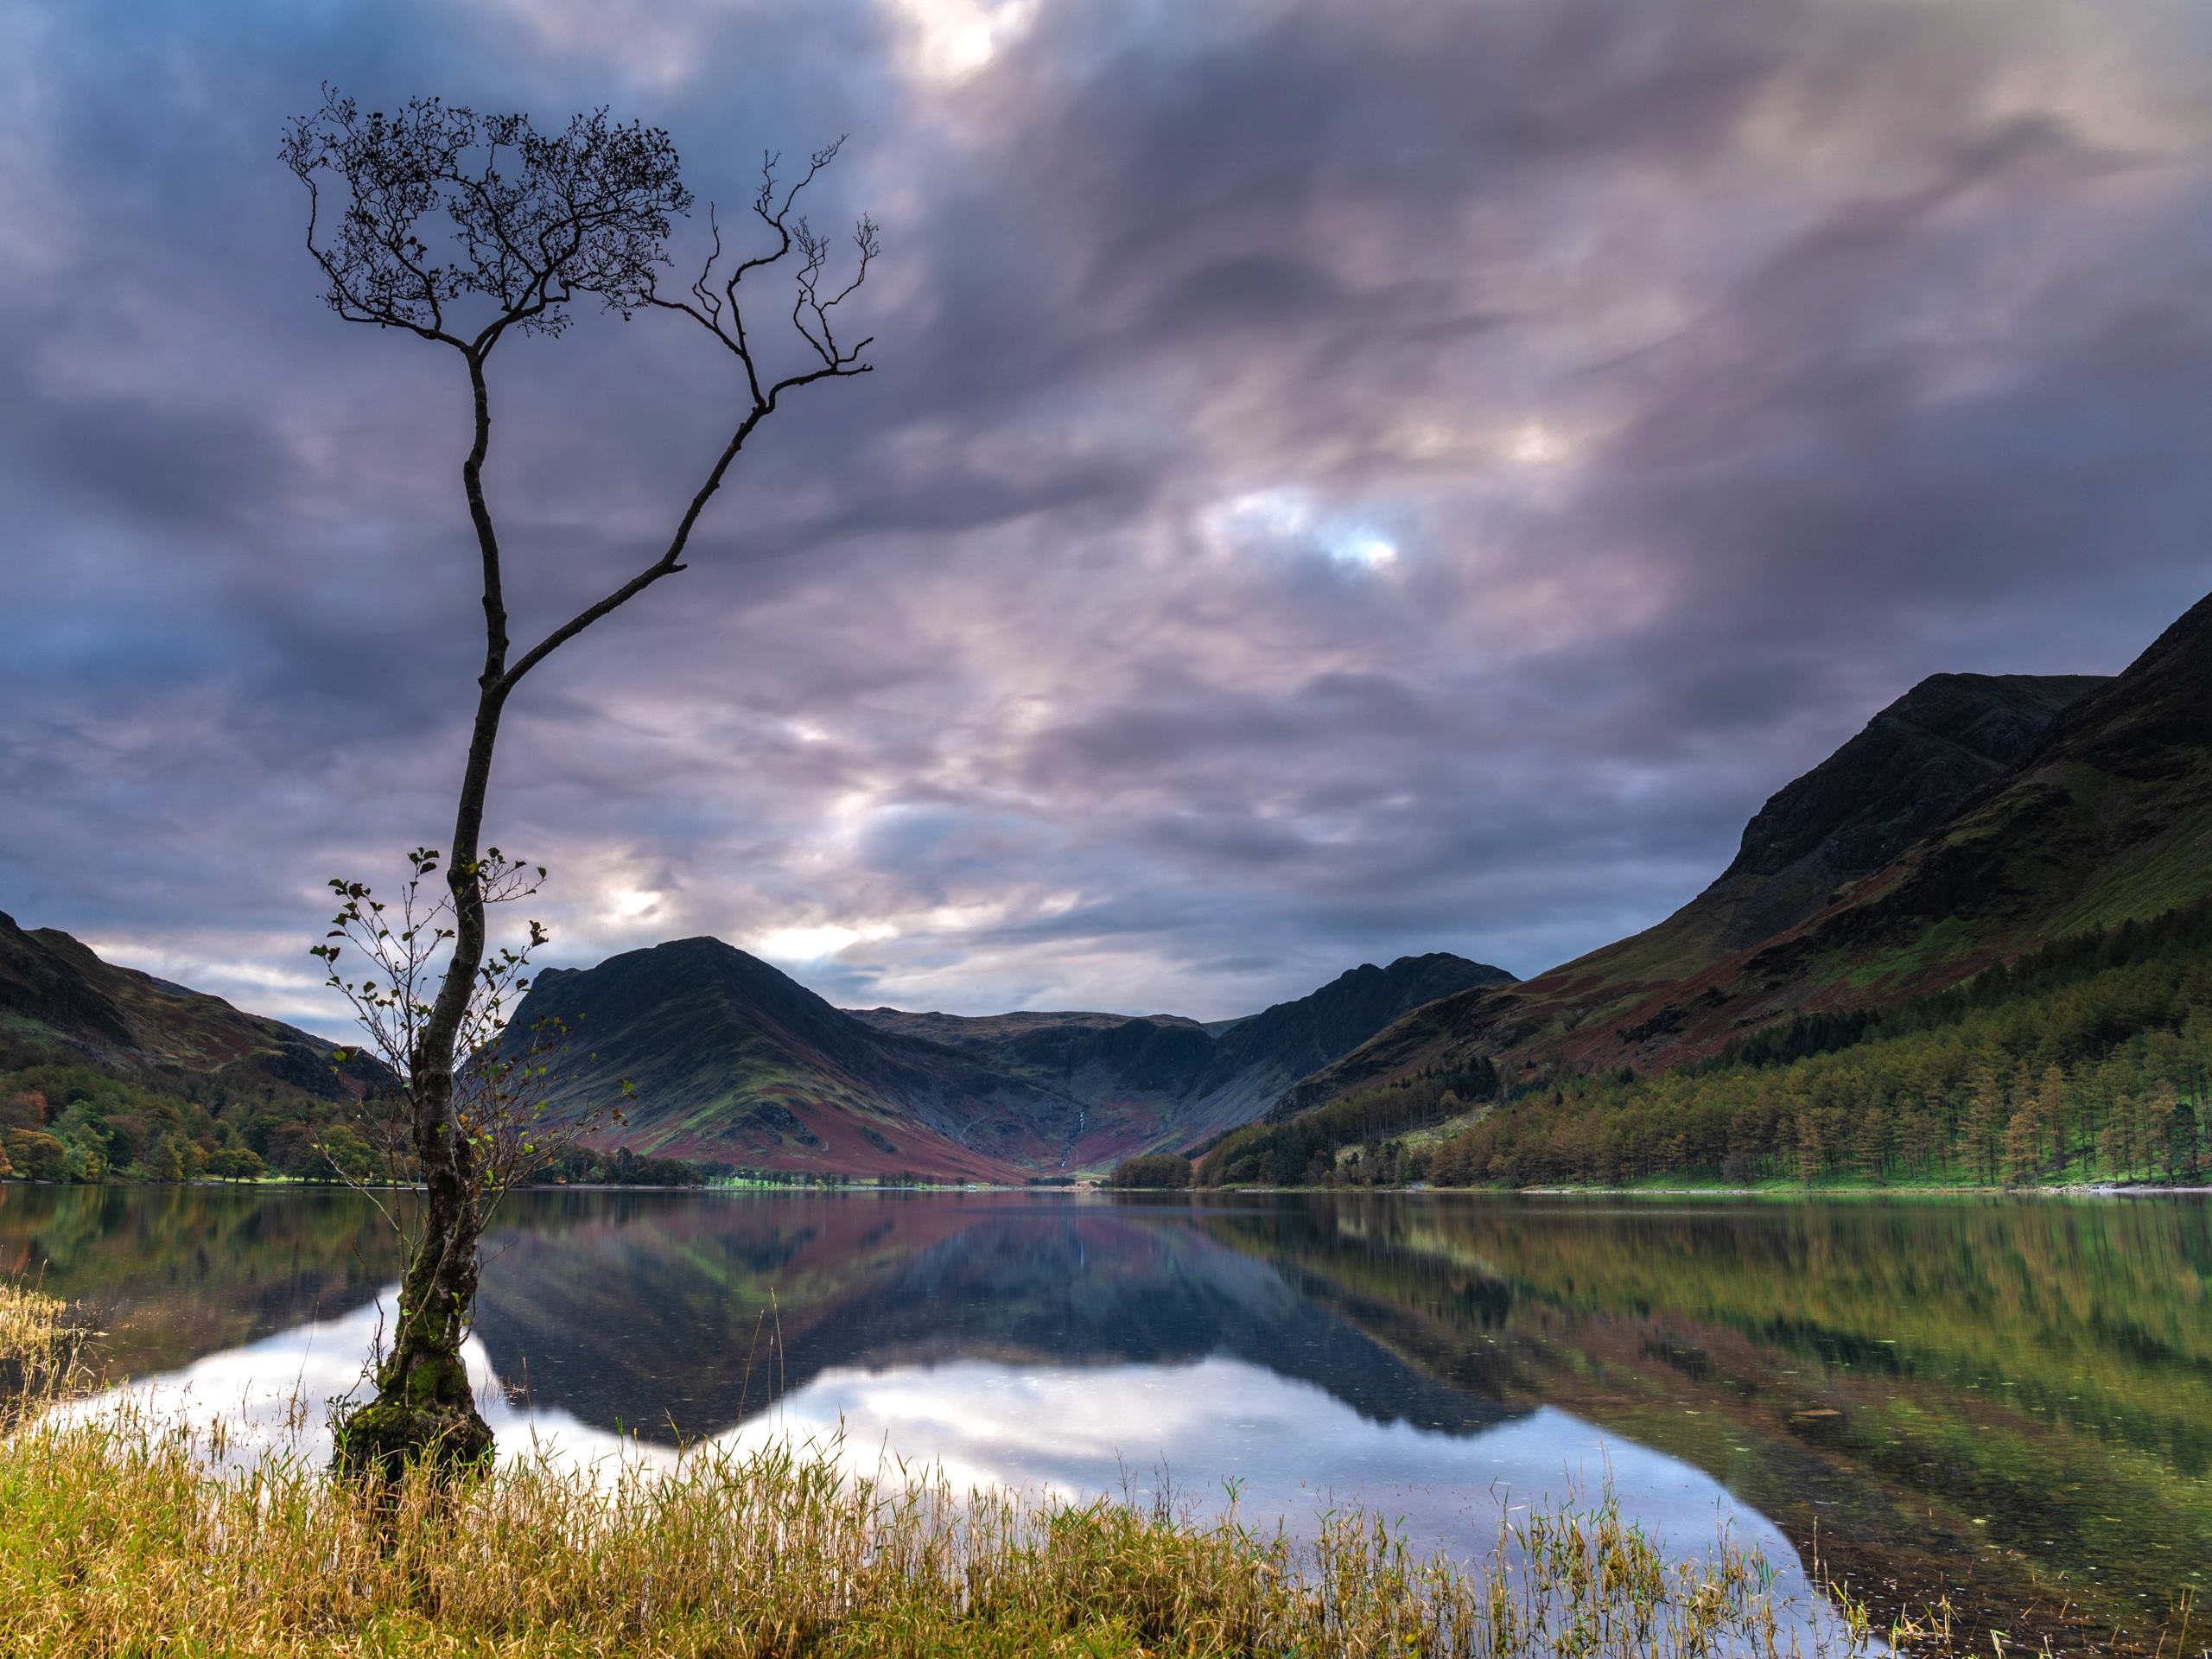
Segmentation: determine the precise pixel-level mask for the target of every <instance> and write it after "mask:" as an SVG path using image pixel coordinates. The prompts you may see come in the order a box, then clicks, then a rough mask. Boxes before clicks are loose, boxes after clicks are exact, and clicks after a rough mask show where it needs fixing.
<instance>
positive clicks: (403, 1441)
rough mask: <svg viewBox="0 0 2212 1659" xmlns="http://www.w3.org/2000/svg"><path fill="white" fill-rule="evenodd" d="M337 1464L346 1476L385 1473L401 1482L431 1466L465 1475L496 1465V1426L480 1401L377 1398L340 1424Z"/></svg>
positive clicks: (333, 1461)
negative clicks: (412, 1468) (413, 1469)
mask: <svg viewBox="0 0 2212 1659" xmlns="http://www.w3.org/2000/svg"><path fill="white" fill-rule="evenodd" d="M337 1438H338V1444H337V1447H336V1449H335V1452H334V1454H333V1457H332V1459H331V1461H332V1464H333V1466H334V1467H335V1468H336V1469H337V1470H338V1471H340V1473H342V1474H353V1475H366V1474H370V1473H376V1474H380V1475H382V1476H384V1477H385V1478H386V1479H388V1480H397V1479H398V1478H400V1476H402V1475H403V1474H404V1473H405V1472H406V1471H407V1469H408V1467H409V1465H412V1464H420V1463H427V1464H429V1465H431V1466H432V1467H433V1468H434V1469H435V1470H436V1471H439V1472H440V1473H441V1474H461V1473H463V1472H466V1471H469V1470H472V1469H480V1468H484V1467H486V1466H488V1465H490V1463H491V1461H492V1427H491V1425H490V1424H488V1423H486V1421H484V1419H483V1418H482V1417H481V1416H480V1415H479V1414H477V1410H476V1406H475V1402H473V1401H471V1402H468V1403H467V1404H465V1405H461V1406H443V1405H429V1406H410V1405H406V1404H404V1403H402V1402H398V1401H393V1400H372V1401H371V1402H369V1403H368V1404H367V1405H365V1406H362V1407H360V1408H358V1409H356V1410H355V1411H353V1413H352V1414H349V1415H347V1416H346V1418H344V1419H343V1420H342V1421H340V1423H339V1425H338V1437H337Z"/></svg>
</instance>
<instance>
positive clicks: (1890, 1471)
mask: <svg viewBox="0 0 2212 1659" xmlns="http://www.w3.org/2000/svg"><path fill="white" fill-rule="evenodd" d="M486 1248H487V1253H488V1255H489V1256H490V1264H489V1267H488V1268H487V1271H486V1275H485V1280H484V1294H483V1300H482V1306H481V1308H480V1315H479V1319H478V1324H477V1337H476V1341H475V1344H474V1351H473V1352H472V1355H471V1359H472V1364H473V1366H474V1371H475V1374H476V1376H477V1377H478V1379H479V1383H480V1387H481V1389H483V1390H484V1392H485V1394H486V1402H487V1403H486V1414H487V1416H488V1417H490V1419H491V1420H492V1421H493V1427H495V1428H496V1429H497V1430H498V1431H499V1434H500V1436H501V1440H502V1444H503V1446H505V1447H506V1448H508V1449H510V1450H512V1449H519V1448H525V1447H529V1446H532V1445H535V1446H538V1447H541V1448H543V1449H545V1450H547V1451H548V1452H550V1453H551V1454H554V1455H558V1456H563V1457H569V1456H575V1457H583V1458H597V1457H611V1456H616V1455H631V1456H644V1457H657V1458H663V1459H673V1458H674V1457H676V1456H677V1452H678V1448H679V1447H680V1446H682V1445H683V1444H684V1443H686V1442H690V1441H697V1440H707V1439H714V1440H720V1441H723V1442H732V1443H737V1444H745V1443H748V1442H749V1441H752V1440H758V1439H760V1438H762V1437H766V1436H768V1435H774V1434H791V1433H796V1434H800V1435H802V1436H809V1437H815V1438H824V1437H829V1436H832V1435H836V1434H839V1433H842V1455H843V1456H845V1457H846V1458H847V1459H848V1460H849V1461H850V1462H852V1463H853V1464H854V1465H855V1466H856V1467H863V1468H866V1469H869V1470H873V1469H874V1468H875V1467H876V1466H877V1465H878V1463H879V1461H880V1459H881V1458H882V1457H884V1456H885V1455H887V1454H890V1455H897V1456H902V1457H905V1458H906V1459H910V1460H920V1461H925V1462H926V1461H935V1462H938V1463H940V1464H942V1465H943V1466H944V1468H945V1470H946V1471H947V1472H948V1473H949V1474H950V1476H951V1477H952V1478H954V1479H955V1480H956V1481H958V1482H969V1481H974V1482H982V1481H995V1482H1007V1483H1012V1484H1018V1485H1021V1486H1025V1487H1029V1488H1046V1487H1049V1488H1052V1489H1056V1490H1059V1491H1066V1492H1070V1493H1088V1492H1094V1491H1127V1492H1129V1493H1131V1494H1132V1495H1134V1496H1135V1497H1139V1498H1141V1499H1148V1498H1149V1497H1151V1496H1152V1495H1153V1494H1154V1492H1155V1491H1158V1490H1159V1489H1160V1487H1161V1485H1162V1484H1166V1486H1167V1487H1168V1488H1169V1489H1170V1490H1172V1491H1173V1492H1174V1493H1176V1494H1177V1495H1178V1497H1179V1501H1181V1502H1184V1503H1189V1504H1191V1505H1192V1506H1193V1507H1194V1508H1197V1509H1199V1510H1212V1509H1217V1508H1218V1507H1220V1505H1221V1504H1222V1503H1224V1502H1226V1501H1227V1500H1226V1494H1225V1489H1226V1488H1227V1487H1228V1486H1229V1485H1231V1484H1233V1485H1234V1487H1235V1489H1236V1501H1237V1503H1238V1505H1239V1507H1240V1510H1241V1511H1242V1512H1243V1514H1245V1515H1246V1516H1248V1517H1250V1518H1255V1519H1268V1520H1273V1519H1274V1518H1277V1517H1280V1518H1281V1520H1282V1521H1283V1522H1284V1523H1285V1524H1286V1525H1287V1526H1289V1527H1290V1528H1291V1529H1292V1530H1294V1532H1295V1531H1300V1530H1302V1529H1310V1527H1311V1525H1312V1523H1313V1521H1314V1519H1315V1517H1316V1516H1318V1515H1319V1513H1320V1512H1321V1511H1323V1510H1326V1509H1328V1508H1330V1507H1332V1506H1334V1505H1344V1504H1357V1505H1361V1506H1363V1507H1367V1508H1371V1509H1375V1510H1380V1511H1382V1512H1383V1513H1385V1514H1387V1515H1389V1516H1395V1517H1399V1518H1401V1519H1402V1522H1403V1524H1404V1526H1405V1528H1406V1529H1407V1530H1408V1532H1409V1533H1410V1534H1411V1535H1413V1536H1414V1539H1415V1541H1418V1542H1420V1543H1421V1545H1422V1546H1423V1547H1424V1548H1440V1549H1446V1550H1450V1551H1452V1552H1453V1553H1456V1554H1461V1555H1464V1556H1470V1557H1471V1556H1478V1555H1480V1554H1484V1553H1485V1552H1486V1551H1487V1550H1488V1548H1490V1545H1491V1541H1492V1540H1494V1539H1495V1537H1496V1536H1497V1529H1498V1525H1499V1516H1500V1514H1501V1512H1502V1511H1503V1510H1505V1509H1506V1508H1508V1507H1510V1506H1513V1505H1521V1504H1526V1503H1531V1502H1536V1503H1545V1502H1559V1501H1562V1500H1567V1499H1580V1501H1584V1502H1588V1501H1591V1500H1593V1499H1595V1498H1596V1497H1598V1496H1599V1494H1600V1493H1601V1492H1602V1491H1606V1490H1610V1491H1611V1492H1612V1493H1613V1495H1614V1496H1615V1497H1617V1499H1618V1502H1619V1503H1620V1505H1621V1508H1622V1509H1623V1510H1624V1512H1625V1513H1626V1514H1627V1515H1629V1516H1631V1517H1633V1518H1635V1519H1636V1520H1637V1521H1638V1522H1640V1523H1642V1524H1643V1526H1644V1527H1645V1528H1646V1529H1648V1530H1649V1531H1651V1532H1652V1533H1654V1534H1655V1535H1657V1536H1658V1537H1659V1538H1661V1539H1662V1541H1665V1542H1666V1543H1667V1544H1669V1547H1671V1548H1675V1549H1679V1550H1681V1551H1685V1552H1688V1551H1694V1550H1698V1549H1701V1548H1705V1547H1707V1545H1708V1544H1709V1543H1710V1542H1711V1541H1712V1540H1713V1538H1714V1537H1715V1535H1716V1534H1717V1532H1718V1530H1719V1529H1722V1528H1726V1529H1727V1530H1728V1531H1729V1532H1730V1534H1731V1535H1732V1536H1733V1538H1734V1539H1735V1540H1736V1541H1738V1542H1748V1543H1751V1544H1755V1545H1758V1547H1759V1548H1762V1549H1763V1550H1764V1551H1765V1553H1766V1554H1768V1555H1769V1556H1770V1558H1771V1559H1773V1560H1776V1561H1777V1563H1779V1564H1783V1565H1784V1566H1787V1567H1796V1566H1797V1565H1798V1564H1800V1563H1802V1562H1804V1561H1807V1560H1810V1559H1811V1557H1812V1554H1813V1552H1814V1548H1815V1540H1816V1539H1817V1548H1818V1550H1819V1554H1820V1555H1821V1559H1822V1560H1824V1561H1825V1563H1826V1565H1827V1567H1828V1569H1829V1570H1830V1571H1832V1572H1833V1573H1835V1574H1836V1575H1837V1576H1839V1577H1840V1578H1841V1579H1843V1580H1846V1581H1847V1582H1848V1583H1850V1584H1852V1585H1853V1586H1855V1587H1856V1588H1857V1589H1859V1591H1860V1592H1862V1593H1866V1594H1868V1595H1870V1597H1871V1598H1872V1599H1873V1600H1874V1601H1875V1602H1876V1604H1877V1605H1878V1606H1887V1605H1894V1603H1895V1601H1896V1600H1897V1599H1898V1598H1899V1597H1900V1596H1903V1597H1904V1598H1905V1599H1910V1600H1913V1601H1918V1600H1921V1599H1927V1598H1929V1597H1931V1596H1933V1595H1934V1594H1936V1593H1937V1592H1943V1593H1947V1594H1948V1596H1949V1597H1950V1599H1951V1600H1952V1601H1953V1603H1954V1605H1955V1606H1957V1607H1958V1608H1959V1609H1960V1611H1961V1616H1962V1619H1963V1621H1964V1622H1967V1623H1970V1624H1993V1625H1995V1626H1997V1627H1999V1628H2002V1629H2004V1630H2008V1631H2010V1632H2012V1633H2013V1634H2014V1635H2015V1636H2018V1635H2020V1634H2023V1633H2024V1632H2029V1631H2041V1632H2045V1633H2050V1634H2051V1635H2053V1636H2054V1637H2056V1639H2057V1641H2058V1643H2059V1645H2061V1646H2062V1647H2069V1646H2070V1647H2075V1648H2079V1647H2086V1646H2088V1645H2089V1644H2091V1643H2094V1644H2095V1645H2096V1646H2098V1647H2100V1648H2104V1647H2107V1646H2115V1645H2116V1646H2119V1647H2121V1648H2126V1647H2131V1646H2133V1645H2136V1643H2137V1642H2138V1641H2143V1642H2147V1641H2148V1640H2150V1639H2151V1637H2150V1633H2151V1632H2152V1630H2155V1629H2156V1628H2157V1627H2158V1626H2159V1625H2160V1624H2163V1623H2165V1622H2166V1618H2167V1613H2168V1611H2169V1609H2170V1607H2171V1603H2172V1602H2173V1600H2174V1599H2175V1598H2176V1596H2177V1594H2179V1593H2181V1592H2187V1591H2190V1590H2199V1591H2201V1590H2202V1587H2203V1586H2205V1583H2206V1579H2207V1575H2208V1573H2212V1478H2208V1477H2209V1476H2212V1205H2208V1204H2207V1203H2206V1202H2205V1201H2204V1200H2203V1199H2202V1198H2184V1197H2176V1198H2107V1199H2070V1200H2060V1199H2051V1198H2024V1199H2018V1200H2014V1199H1998V1198H1974V1199H1924V1200H1923V1199H1908V1198H1897V1199H1874V1198H1865V1199H1841V1200H1835V1201H1819V1200H1809V1201H1777V1200H1748V1199H1745V1200H1736V1199H1715V1200H1710V1201H1707V1200H1694V1201H1693V1200H1682V1199H1657V1198H1649V1199H1638V1200H1624V1199H1577V1198H1506V1197H1496V1198H1492V1197H1478V1196H1459V1195H1445V1194H1422V1193H1414V1194H1401V1195H1341V1196H1338V1195H1309V1194H1281V1195H1262V1196H1233V1197H1222V1198H1184V1197H1181V1196H1177V1197H1173V1198H1133V1197H1101V1196H1083V1195H1074V1194H1068V1193H1039V1194H1027V1193H967V1194H919V1193H916V1194H897V1193H883V1194H878V1193H842V1194H840V1193H823V1194H804V1193H799V1194H785V1193H775V1192H533V1193H523V1194H518V1195H515V1196H514V1197H512V1198H509V1199H508V1200H507V1202H506V1205H505V1207H504V1208H503V1209H502V1211H500V1214H499V1220H498V1224H497V1226H496V1227H495V1228H494V1230H493V1234H492V1236H490V1238H489V1239H488V1241H487V1247H486ZM391 1250H392V1247H391V1242H390V1236H389V1234H388V1232H387V1231H386V1230H385V1224H384V1223H383V1221H382V1220H381V1218H380V1217H378V1215H377V1213H376V1211H375V1210H374V1208H373V1207H372V1205H370V1204H369V1203H368V1202H367V1201H366V1200H365V1199H364V1198H360V1197H359V1196H358V1195H355V1194H353V1193H351V1192H342V1191H340V1192H323V1191H310V1190H304V1189H296V1188H294V1189H266V1190H253V1189H245V1190H223V1189H219V1188H213V1187H167V1188H157V1187H136V1188H134V1187H107V1188H70V1187H29V1186H22V1185H9V1186H6V1187H4V1188H0V1268H5V1269H7V1270H9V1271H11V1272H14V1273H16V1274H24V1275H29V1276H32V1277H35V1278H41V1279H42V1280H43V1282H44V1285H45V1287H46V1288H47V1289H48V1290H49V1291H52V1292H54V1293H55V1294H60V1295H63V1296H67V1297H70V1298H73V1299H81V1300H85V1301H86V1302H87V1303H88V1304H89V1305H90V1306H92V1308H93V1309H94V1310H95V1312H96V1313H97V1314H98V1316H99V1322H100V1324H101V1325H102V1326H103V1328H104V1329H105V1332H107V1335H106V1336H105V1339H104V1342H103V1344H102V1351H103V1358H104V1363H105V1365H106V1366H107V1368H108V1370H109V1371H110V1372H111V1375H112V1376H113V1377H115V1378H116V1379H118V1380H120V1379H123V1378H126V1377H127V1378H130V1379H133V1380H134V1382H135V1385H136V1386H137V1387H138V1388H139V1389H142V1390H143V1391H145V1392H146V1393H148V1394H149V1395H151V1396H153V1397H155V1398H157V1399H159V1400H162V1401H163V1402H168V1403H169V1404H172V1405H175V1404H184V1405H187V1406H188V1407H189V1408H193V1409H199V1410H204V1411H207V1412H208V1413H210V1414H213V1413H216V1412H221V1413H224V1414H230V1415H232V1416H233V1417H237V1418H244V1419H245V1420H248V1421H258V1422H259V1423H260V1425H261V1426H262V1427H263V1428H264V1429H265V1430H266V1431H267V1432H268V1433H270V1435H275V1434H277V1433H279V1432H280V1430H279V1427H278V1426H279V1425H280V1424H283V1423H285V1422H288V1421H289V1422H292V1423H293V1424H294V1425H295V1427H292V1428H291V1429H289V1430H284V1431H282V1432H288V1433H296V1432H298V1431H297V1429H296V1414H295V1413H293V1412H292V1411H291V1410H290V1409H289V1407H290V1402H292V1401H293V1400H294V1399H295V1398H296V1397H297V1398H301V1399H304V1400H305V1401H307V1402H308V1403H309V1407H310V1410H309V1413H308V1417H309V1419H310V1424H309V1427H308V1433H310V1434H313V1433H315V1424H318V1423H319V1422H320V1421H321V1416H322V1412H321V1402H323V1401H325V1400H327V1399H328V1398H331V1397H333V1396H335V1395H340V1394H341V1393H343V1392H344V1391H345V1390H346V1389H347V1388H348V1387H350V1386H352V1385H353V1383H355V1382H356V1381H357V1380H358V1378H359V1376H360V1373H361V1370H362V1364H363V1361H364V1358H365V1354H366V1352H367V1350H368V1347H369V1344H371V1342H372V1340H373V1338H374V1334H375V1332H376V1330H377V1319H378V1315H377V1312H376V1307H375V1303H376V1300H377V1299H378V1296H379V1294H383V1295H384V1296H385V1297H386V1298H388V1297H389V1294H390V1292H389V1289H388V1281H390V1280H391V1278H392V1277H393V1276H395V1275H394V1268H393V1261H392V1255H391ZM251 1439H252V1437H251V1436H250V1435H249V1436H247V1437H245V1441H244V1442H242V1443H244V1444H251ZM2115 1630H2118V1631H2119V1633H2120V1634H2119V1637H2118V1640H2117V1642H2115V1641H2114V1639H2113V1633H2114V1631H2115Z"/></svg>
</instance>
